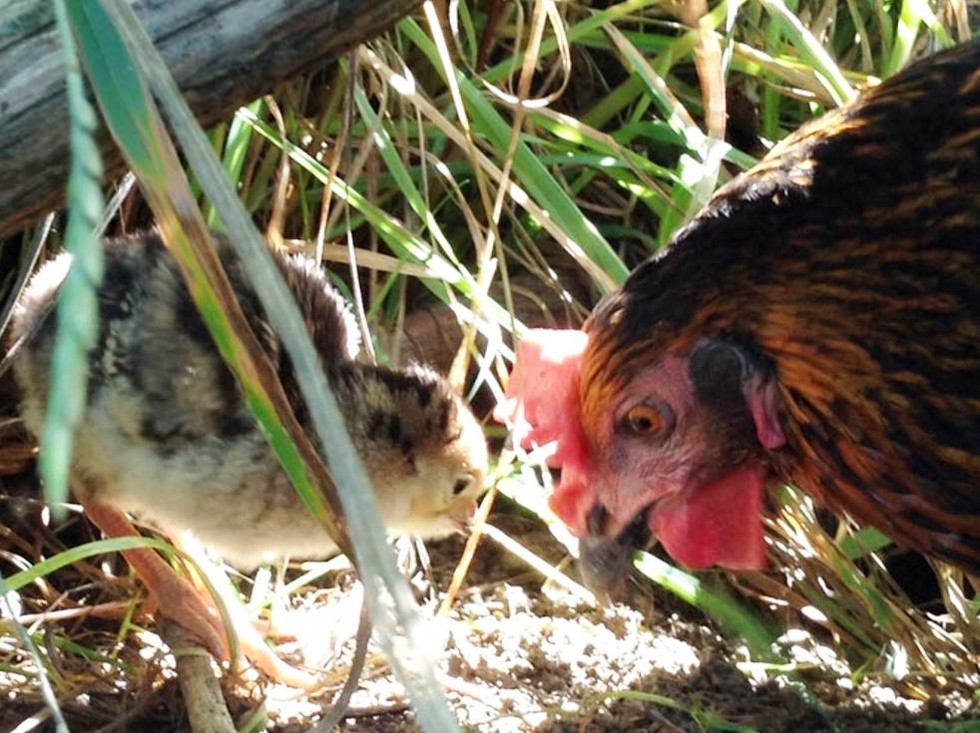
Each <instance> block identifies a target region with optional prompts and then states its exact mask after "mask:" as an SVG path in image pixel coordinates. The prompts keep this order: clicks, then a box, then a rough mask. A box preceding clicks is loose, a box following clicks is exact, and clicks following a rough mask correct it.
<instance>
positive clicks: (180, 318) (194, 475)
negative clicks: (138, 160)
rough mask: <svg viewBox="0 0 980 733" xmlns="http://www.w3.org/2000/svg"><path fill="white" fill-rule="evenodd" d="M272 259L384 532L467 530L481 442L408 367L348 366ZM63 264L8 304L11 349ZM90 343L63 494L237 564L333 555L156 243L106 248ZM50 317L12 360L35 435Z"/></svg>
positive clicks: (305, 290)
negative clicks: (83, 405)
mask: <svg viewBox="0 0 980 733" xmlns="http://www.w3.org/2000/svg"><path fill="white" fill-rule="evenodd" d="M219 254H220V256H221V259H222V263H223V265H224V266H225V269H226V271H227V273H228V276H229V279H230V282H231V284H232V287H233V289H234V290H235V292H236V294H237V295H238V297H239V300H240V303H241V305H242V308H243V311H244V313H245V315H246V317H247V318H248V320H249V321H250V323H252V324H253V328H254V329H255V331H256V333H257V335H258V338H259V341H260V343H261V344H262V346H263V349H264V350H265V352H266V354H267V355H268V356H269V358H270V360H271V361H272V363H273V365H274V366H275V367H276V369H277V371H278V372H279V375H280V378H281V380H282V382H283V385H284V388H285V391H286V394H287V395H288V396H289V399H290V402H291V404H292V406H293V408H294V410H295V411H296V413H297V416H298V418H299V420H300V422H301V424H303V425H304V427H307V429H308V431H309V432H310V433H311V434H312V430H309V427H308V424H309V421H308V419H307V416H306V410H305V407H304V405H303V402H302V399H301V397H300V394H299V389H298V385H297V383H296V379H295V376H294V374H293V370H292V367H291V364H290V361H289V358H288V356H287V355H286V354H285V353H284V351H283V349H282V346H281V344H280V342H279V339H278V338H277V336H276V335H275V333H274V332H273V331H272V329H271V328H270V327H269V325H268V323H267V322H266V320H265V319H264V317H263V312H262V308H261V306H260V304H259V301H258V298H257V297H256V295H255V293H254V291H253V290H252V288H251V286H250V285H249V284H248V282H247V280H246V277H245V274H244V271H243V268H242V267H241V265H240V264H239V263H238V262H237V260H236V258H235V255H234V254H233V252H232V250H231V248H230V246H228V244H227V243H225V242H222V241H221V240H219ZM275 261H276V263H277V265H278V267H279V269H280V271H281V272H282V274H283V275H284V276H285V278H286V281H287V283H288V285H289V287H290V289H291V290H292V292H293V294H294V295H295V296H296V300H297V302H298V304H299V306H300V309H301V312H302V314H303V316H304V319H305V321H306V324H307V327H308V329H309V332H310V335H311V337H312V339H313V342H314V345H315V347H316V349H317V351H318V353H319V354H320V357H321V361H322V364H323V368H324V371H325V373H326V374H327V376H328V379H329V381H330V383H331V385H332V386H333V388H334V390H335V391H336V394H337V397H338V401H339V404H340V406H341V409H342V411H343V413H344V417H345V421H346V423H347V426H348V429H349V430H350V432H351V435H352V438H353V441H354V444H355V447H356V448H357V449H358V451H359V453H360V456H361V458H362V460H363V461H364V464H365V467H366V468H367V470H368V474H369V476H370V478H371V479H372V481H373V484H374V486H375V488H376V491H377V492H378V494H379V499H380V505H381V508H382V512H383V515H384V519H385V520H386V522H387V524H388V525H389V526H390V527H391V528H392V529H393V530H395V531H398V532H407V533H418V534H422V535H439V534H446V533H448V532H451V531H453V530H454V529H456V528H457V527H459V526H461V525H462V524H463V523H464V522H465V520H466V519H467V518H468V515H469V512H470V510H471V509H472V507H473V504H474V501H475V498H476V496H477V494H478V492H479V491H480V489H481V486H482V483H483V479H484V477H485V474H486V470H487V452H486V446H485V442H484V438H483V434H482V430H481V428H480V426H479V424H478V423H477V421H476V420H475V418H474V417H473V416H472V414H471V413H470V411H469V409H468V408H467V406H466V405H465V403H464V402H463V401H462V400H461V399H460V398H459V397H458V396H457V395H456V394H454V393H453V392H452V390H451V389H450V388H449V386H448V384H447V383H446V382H445V380H443V379H442V378H441V377H439V376H438V375H437V374H435V373H434V372H432V371H431V370H428V369H426V368H424V367H420V366H419V367H409V368H402V369H392V368H386V367H380V366H372V365H369V364H364V363H361V362H359V361H357V360H356V357H357V354H358V351H359V339H358V337H357V329H356V326H355V324H354V321H353V319H352V317H351V316H350V313H349V311H348V308H347V305H346V303H345V302H344V301H343V299H342V298H341V297H340V295H339V294H338V293H337V292H336V290H334V288H333V287H331V286H330V285H329V284H328V283H327V281H326V279H325V278H324V276H323V274H322V273H321V271H320V269H319V268H318V267H316V266H315V264H313V263H312V262H311V261H309V260H307V259H304V258H301V257H283V256H278V255H277V256H276V258H275ZM66 265H67V259H65V257H64V256H62V257H61V258H59V259H57V260H54V261H52V262H51V263H48V264H47V265H46V266H45V267H44V268H43V269H42V270H41V271H40V272H39V274H38V275H37V276H36V277H35V279H34V280H33V281H32V283H31V285H30V286H29V288H28V290H27V291H26V293H25V295H24V296H23V298H22V300H21V303H20V307H19V309H18V312H17V314H16V316H15V320H14V324H13V334H12V336H13V338H16V337H17V336H18V335H19V334H20V333H23V332H24V331H26V330H28V329H31V328H32V327H33V325H34V321H35V320H36V319H37V318H39V317H41V316H42V315H43V314H45V312H46V311H47V305H48V303H49V302H50V299H51V298H52V296H53V294H54V292H55V288H56V287H57V285H58V284H59V282H60V275H61V274H62V273H63V272H64V270H65V267H66ZM99 304H100V310H101V314H102V322H101V333H100V335H99V340H98V344H97V346H96V348H95V349H94V350H93V351H92V354H91V357H90V360H89V361H90V364H89V366H90V382H89V394H88V407H87V411H86V414H85V416H84V418H83V421H82V424H81V426H80V427H79V429H78V431H77V437H76V440H77V444H76V450H75V457H74V463H73V476H72V479H73V486H74V489H75V491H76V493H77V494H78V495H79V496H80V497H81V498H83V500H84V499H89V500H95V501H98V502H100V503H102V504H106V505H110V506H113V507H115V508H118V509H123V510H126V511H130V512H133V513H135V514H137V515H139V516H140V517H142V518H143V519H145V520H147V521H149V522H151V523H153V524H155V525H156V526H158V527H159V528H161V529H163V530H164V531H166V532H168V533H174V532H178V531H180V530H183V529H191V530H192V531H193V532H194V534H195V535H196V536H197V537H198V539H200V540H201V541H202V542H203V543H204V544H205V545H207V546H210V547H212V548H214V549H216V550H217V551H219V552H220V553H221V554H223V555H224V556H225V557H226V558H227V559H229V560H230V561H232V562H234V563H236V564H238V565H240V566H245V567H248V566H252V565H255V564H256V563H258V562H260V561H263V560H266V559H270V558H274V557H282V556H284V555H287V554H288V555H292V556H294V557H295V556H298V557H316V556H321V557H322V556H325V555H327V554H329V553H330V552H331V551H332V550H333V549H334V545H333V543H332V542H331V541H330V540H329V538H328V537H327V536H326V534H325V532H324V531H323V529H322V528H321V527H320V526H319V524H318V523H317V521H316V520H315V519H314V518H313V517H312V516H310V515H309V513H308V511H307V510H306V508H305V505H303V503H302V501H301V500H300V499H299V497H298V495H297V494H296V492H295V491H294V490H293V488H292V486H291V484H290V483H289V480H288V478H287V477H286V475H285V473H284V472H283V471H282V470H281V469H280V467H279V465H278V462H277V461H276V459H275V457H274V455H273V454H272V452H271V449H270V448H269V446H268V445H267V443H266V440H265V438H264V436H263V435H262V433H261V432H260V430H259V428H258V426H257V424H256V422H255V421H254V419H253V418H252V416H251V414H250V413H249V411H248V408H247V406H246V404H245V402H244V400H243V398H242V395H241V392H240V390H239V388H238V385H237V384H236V382H235V379H234V377H233V375H232V373H231V371H230V370H229V369H228V368H227V367H226V366H225V364H224V363H223V362H222V360H221V358H220V357H219V355H218V353H217V350H216V348H215V346H214V344H213V342H212V340H211V336H210V334H209V333H208V331H207V329H206V328H205V326H204V323H203V322H202V320H201V318H200V316H199V315H198V313H197V311H196V310H195V308H194V305H193V303H192V301H191V299H190V296H189V293H188V291H187V288H186V286H185V284H184V282H183V280H182V278H181V276H180V273H179V271H178V269H177V266H176V263H175V262H174V260H173V259H172V258H171V256H170V255H169V253H168V252H167V250H166V248H165V247H164V246H163V245H162V243H161V242H160V240H159V238H158V237H157V236H156V235H152V234H151V235H147V236H145V237H138V238H128V239H123V240H117V241H113V242H109V243H107V245H106V275H105V281H104V284H103V285H102V288H101V290H100V293H99ZM53 326H54V319H53V318H48V319H47V321H46V322H45V323H44V324H43V325H42V326H41V327H40V329H39V330H38V332H37V333H36V335H35V336H34V337H33V338H32V340H31V341H30V342H29V343H28V344H27V345H26V346H25V348H24V351H23V353H22V354H21V355H20V356H19V357H18V358H17V360H16V361H15V366H14V368H15V374H16V377H17V381H18V383H19V384H20V386H21V388H22V391H23V395H24V396H23V401H22V412H23V415H24V418H25V421H26V422H27V425H28V427H30V428H31V429H32V430H33V431H34V432H35V433H38V432H39V431H40V426H41V422H42V417H43V409H44V401H45V394H46V388H47V380H48V366H49V361H50V350H51V342H52V337H53V332H54V328H53Z"/></svg>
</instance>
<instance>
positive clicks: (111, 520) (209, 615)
mask: <svg viewBox="0 0 980 733" xmlns="http://www.w3.org/2000/svg"><path fill="white" fill-rule="evenodd" d="M83 506H84V507H85V513H86V515H87V516H88V517H89V519H91V520H92V521H93V522H95V524H96V525H98V527H99V529H101V530H102V531H103V532H104V533H105V534H106V536H108V537H133V536H136V535H138V534H139V532H138V531H137V530H136V528H135V527H134V526H133V525H132V524H131V523H130V521H129V520H128V519H126V515H124V514H123V513H122V512H120V511H119V510H118V509H114V508H112V507H111V506H108V505H106V504H100V503H99V502H96V501H85V502H83ZM123 557H125V558H126V562H128V563H129V564H130V566H131V567H132V568H133V570H135V571H136V573H137V574H138V575H139V576H140V578H141V579H142V581H143V582H144V583H145V584H146V587H147V589H149V591H150V593H151V594H153V596H154V598H155V599H156V601H157V612H158V613H159V614H161V615H162V616H165V617H167V618H169V619H170V620H172V621H174V622H175V623H177V624H180V626H182V627H183V628H185V629H187V631H189V632H190V633H191V634H193V635H194V636H196V637H197V638H198V639H199V640H200V641H201V642H202V643H203V644H204V645H205V646H206V647H207V648H208V650H210V652H211V653H212V654H214V655H215V656H216V657H217V658H218V659H227V658H228V643H227V639H226V634H225V629H224V626H223V625H222V623H221V619H220V618H219V617H218V615H217V613H216V612H215V610H214V608H213V607H211V606H210V605H209V604H207V603H206V602H205V601H204V599H203V598H201V595H200V594H199V593H198V592H197V590H195V589H194V587H193V586H192V585H191V584H190V583H188V582H187V581H186V580H184V579H183V578H181V577H180V576H179V575H177V573H175V572H174V570H173V568H171V567H170V566H169V565H167V563H165V562H164V561H163V560H162V559H161V558H160V556H159V555H157V554H156V553H155V552H154V551H153V550H150V549H143V548H141V549H134V550H123Z"/></svg>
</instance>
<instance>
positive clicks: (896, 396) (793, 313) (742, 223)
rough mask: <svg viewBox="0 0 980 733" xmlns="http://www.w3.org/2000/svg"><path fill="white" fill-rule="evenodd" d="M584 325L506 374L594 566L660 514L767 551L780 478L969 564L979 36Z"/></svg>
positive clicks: (899, 87)
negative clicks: (567, 345) (556, 351)
mask: <svg viewBox="0 0 980 733" xmlns="http://www.w3.org/2000/svg"><path fill="white" fill-rule="evenodd" d="M585 332H586V334H587V340H586V339H584V338H583V339H582V340H581V342H580V348H579V349H578V350H577V351H576V350H575V349H574V348H573V349H572V351H573V352H574V354H575V355H573V356H571V357H568V356H567V355H566V358H565V359H564V361H562V362H561V364H559V365H556V364H552V365H550V366H549V365H548V364H547V363H546V362H547V359H546V358H545V357H546V356H547V354H548V353H549V351H550V350H551V348H552V342H553V341H554V340H555V339H556V338H558V337H556V336H554V335H549V334H540V333H539V334H538V337H537V338H538V344H537V345H534V344H532V345H531V346H529V347H528V350H527V351H526V352H525V355H526V359H525V364H524V365H523V366H521V368H520V369H521V372H520V374H518V377H519V379H518V380H515V381H517V382H522V381H524V383H523V386H522V385H521V384H518V385H517V386H516V387H514V388H513V389H514V390H515V391H520V390H521V389H522V388H523V390H524V392H525V400H526V403H527V412H528V417H529V419H530V420H531V422H532V423H536V434H535V435H536V437H537V439H538V440H539V441H540V440H544V439H548V438H552V439H553V438H558V439H559V448H558V454H557V463H560V464H562V465H563V475H562V480H561V483H560V485H559V487H558V488H557V489H556V492H555V495H554V496H553V499H552V506H553V507H554V508H555V510H556V511H557V513H558V514H559V515H560V516H561V517H562V518H563V519H564V520H565V521H566V522H567V523H568V524H569V525H570V526H571V527H572V528H573V529H574V530H575V531H576V533H577V534H579V536H581V537H583V538H584V540H585V541H584V544H583V553H584V554H585V555H586V564H587V565H591V567H592V570H593V573H595V572H596V571H600V572H601V571H602V570H603V566H609V567H607V568H606V571H608V572H613V573H614V571H615V568H613V567H612V566H613V565H615V562H613V560H615V559H624V558H627V557H628V556H629V554H630V553H629V552H627V548H628V547H629V545H630V544H631V543H632V541H633V540H634V539H635V538H636V535H642V534H644V533H645V532H648V531H649V532H652V533H653V534H654V535H656V536H657V537H658V538H659V540H660V541H661V542H662V543H663V544H664V546H665V548H666V549H667V550H668V551H669V552H670V554H671V555H672V556H673V557H674V558H675V559H677V560H679V561H681V562H682V563H684V564H686V565H688V566H690V567H706V566H710V565H721V566H724V567H729V568H733V569H739V568H741V569H746V568H758V567H761V566H762V565H763V564H764V561H765V546H764V542H763V534H762V525H761V510H762V491H763V486H764V484H765V483H766V482H770V481H771V482H789V483H792V484H795V485H796V486H798V487H800V488H801V489H803V490H805V491H806V492H808V493H809V494H811V495H812V496H813V497H814V498H815V499H816V500H817V501H818V502H820V503H822V504H825V505H827V506H829V507H831V508H833V509H835V510H838V511H842V512H846V513H848V514H850V515H851V516H853V517H854V518H855V519H857V520H859V521H860V522H864V523H868V524H871V525H874V526H876V527H878V528H879V529H881V530H882V531H883V532H885V533H886V534H888V535H889V536H890V537H891V538H892V539H893V540H895V541H896V542H897V543H899V544H901V545H904V546H908V547H912V548H915V549H917V550H919V551H922V552H924V553H928V554H930V555H932V556H934V557H936V558H939V559H941V560H945V561H947V562H950V563H953V564H955V565H958V566H959V567H961V568H963V569H965V570H966V571H968V572H970V573H972V574H974V575H977V574H980V41H973V42H970V43H967V44H964V45H962V46H960V47H957V48H955V49H952V50H950V51H948V52H945V53H941V54H939V55H937V56H935V57H933V58H931V59H928V60H926V61H923V62H920V63H917V64H915V65H914V66H911V67H909V68H908V69H907V70H905V71H904V72H902V73H900V74H898V75H896V76H894V77H893V78H891V79H889V80H887V81H885V82H884V83H883V84H881V85H880V86H879V87H877V88H875V89H873V90H871V91H869V92H867V93H866V94H864V95H863V96H862V97H861V98H859V99H858V100H857V101H856V102H854V103H853V104H851V105H849V106H847V107H846V108H844V109H841V110H838V111H835V112H832V113H829V114H827V115H825V116H824V117H823V118H822V119H820V120H818V121H817V122H816V123H815V124H811V125H810V126H808V127H806V128H804V129H801V130H800V131H799V132H797V133H796V134H794V135H792V136H790V137H789V138H787V139H786V140H785V141H784V142H783V143H782V144H780V145H779V146H777V147H776V148H775V149H774V150H773V151H772V152H771V154H770V155H768V156H767V157H766V158H765V159H764V160H763V161H762V162H761V163H760V164H759V165H758V166H756V167H755V168H753V169H752V170H751V171H749V172H747V173H745V174H744V175H742V176H739V177H738V178H736V179H735V180H733V181H732V182H731V183H729V184H728V185H726V186H725V187H724V188H722V189H721V190H719V191H718V193H717V194H716V195H715V196H714V197H713V198H712V200H711V201H710V202H709V203H708V205H707V207H706V208H705V209H704V211H703V212H701V214H700V215H699V216H698V217H697V218H696V219H695V220H693V221H692V222H691V223H690V224H689V225H687V226H686V227H684V228H683V229H682V230H681V231H679V232H678V234H677V236H676V237H675V240H674V242H673V244H672V246H671V247H670V248H669V250H668V251H667V252H666V253H665V254H664V255H663V256H659V257H655V258H652V259H650V260H648V261H647V262H645V263H644V264H642V265H641V266H640V267H638V268H637V269H636V270H635V271H634V272H633V273H632V274H631V275H630V277H629V278H628V280H627V281H626V283H625V284H624V285H623V287H622V288H621V289H620V290H618V291H617V292H615V293H613V294H611V295H610V296H609V297H607V298H606V299H605V300H604V301H603V302H601V303H600V304H599V305H598V306H597V308H596V309H595V311H594V312H593V314H592V315H591V317H590V318H589V320H588V322H587V323H586V326H585ZM552 333H553V334H554V332H552ZM535 348H536V349H538V351H537V352H535ZM542 359H544V361H542ZM559 372H560V374H561V376H558V374H559ZM521 374H523V377H524V379H523V380H522V379H521V378H520V377H521ZM535 375H536V376H535ZM543 375H544V376H545V378H546V380H548V389H547V394H548V396H547V397H546V396H545V394H544V390H541V389H539V388H538V386H535V378H538V379H540V378H542V376H543ZM556 383H557V384H559V385H564V386H561V387H560V388H558V389H556V388H555V384H556ZM562 389H564V390H565V394H566V396H567V397H568V398H569V400H568V402H567V404H566V407H569V406H570V408H569V409H570V410H571V414H572V415H573V416H574V415H576V414H577V415H578V418H579V420H578V423H577V424H576V425H572V426H570V424H569V421H568V417H567V416H568V415H569V410H568V409H564V408H563V409H561V410H559V411H558V412H555V411H554V409H552V408H549V407H548V406H547V405H546V404H545V403H546V402H547V401H548V400H554V399H559V398H558V397H556V395H558V394H559V393H561V391H562ZM620 569H625V564H623V566H622V568H620ZM606 580H610V579H608V578H607V579H606ZM603 582H605V581H603Z"/></svg>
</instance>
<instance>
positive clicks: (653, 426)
mask: <svg viewBox="0 0 980 733" xmlns="http://www.w3.org/2000/svg"><path fill="white" fill-rule="evenodd" d="M623 426H624V427H625V428H626V430H627V431H628V432H630V433H631V434H632V435H635V436H637V437H641V438H644V437H645V438H652V437H657V438H666V437H667V435H668V434H669V433H670V431H671V430H672V429H673V427H674V413H673V411H672V410H671V409H670V407H668V406H667V405H651V404H649V403H646V402H641V403H640V404H638V405H633V407H631V408H630V409H629V410H627V412H626V415H625V416H624V418H623Z"/></svg>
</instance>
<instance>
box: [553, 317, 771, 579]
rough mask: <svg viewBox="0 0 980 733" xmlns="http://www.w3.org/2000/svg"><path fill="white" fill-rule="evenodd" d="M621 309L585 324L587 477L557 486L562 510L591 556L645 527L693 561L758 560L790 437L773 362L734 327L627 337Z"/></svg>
mask: <svg viewBox="0 0 980 733" xmlns="http://www.w3.org/2000/svg"><path fill="white" fill-rule="evenodd" d="M621 307H622V304H621V303H616V302H611V303H609V304H607V305H606V306H604V307H602V308H599V309H598V310H597V311H596V313H595V314H594V315H593V317H592V319H591V320H590V323H589V324H588V330H589V333H590V339H589V345H588V348H587V349H586V351H585V354H584V358H583V368H582V376H581V382H580V387H579V389H580V399H581V410H582V414H581V421H582V425H583V434H584V435H585V436H587V438H586V440H585V450H586V451H587V453H588V456H589V471H588V474H589V479H590V484H591V485H590V486H589V488H588V490H587V491H580V492H575V491H574V490H572V491H569V492H568V493H566V494H564V495H562V494H561V493H560V492H559V494H557V495H556V498H555V500H554V504H555V507H556V508H557V509H558V511H559V513H561V514H562V516H563V517H564V518H565V519H566V521H569V522H570V523H571V524H572V526H573V527H575V528H576V529H577V530H578V533H579V534H580V536H582V537H583V538H585V545H584V550H583V551H584V552H585V553H586V554H587V555H588V554H589V553H593V554H595V553H598V555H599V556H607V555H608V554H609V553H610V547H609V545H610V543H612V545H613V546H615V545H616V544H622V545H627V544H629V543H632V542H635V540H636V539H637V537H636V535H637V533H638V532H639V533H644V532H650V533H652V534H653V535H654V536H655V537H656V538H657V539H658V540H659V541H660V542H662V543H663V545H664V547H665V548H666V549H667V551H668V552H669V553H670V554H671V556H672V557H674V558H675V559H676V560H678V561H680V562H682V563H684V564H685V565H687V566H689V567H695V568H697V567H707V566H711V565H719V566H722V567H727V568H731V569H752V568H759V567H762V566H763V565H764V562H765V548H764V544H763V539H762V537H763V534H762V525H761V516H762V511H761V510H762V495H763V493H762V492H763V483H764V481H765V479H766V477H767V474H768V472H769V461H768V451H772V450H775V449H778V448H779V447H781V446H782V445H783V443H784V442H785V439H784V436H783V433H782V429H781V427H780V422H779V417H778V415H777V393H776V386H775V381H774V379H773V378H772V371H771V368H770V367H769V365H767V364H766V363H765V361H764V359H763V357H761V356H760V355H759V354H757V353H756V352H755V350H754V349H753V347H752V346H751V344H750V343H749V342H747V341H743V340H741V339H739V338H738V337H735V336H731V335H718V336H700V337H695V338H690V339H684V338H680V339H678V338H677V337H676V334H672V335H671V338H670V340H669V343H670V344H671V347H670V349H669V350H668V349H661V348H658V344H657V339H656V334H654V338H652V339H649V338H648V339H642V340H639V341H633V340H629V339H624V338H623V334H621V333H619V331H620V329H621V328H628V327H629V324H625V323H623V322H622V318H623V316H622V312H621V311H620V310H619V309H620V308H621ZM665 327H666V326H665ZM647 328H648V329H649V324H648V326H647ZM617 344H619V345H625V344H635V346H633V347H626V348H621V347H620V346H617ZM626 557H628V553H626ZM586 567H588V559H587V562H586Z"/></svg>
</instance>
